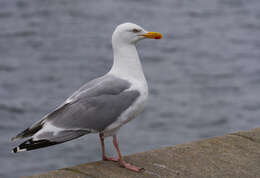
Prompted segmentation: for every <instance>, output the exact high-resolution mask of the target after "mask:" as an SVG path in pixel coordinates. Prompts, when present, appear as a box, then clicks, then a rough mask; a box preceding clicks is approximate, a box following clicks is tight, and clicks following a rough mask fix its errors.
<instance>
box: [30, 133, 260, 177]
mask: <svg viewBox="0 0 260 178" xmlns="http://www.w3.org/2000/svg"><path fill="white" fill-rule="evenodd" d="M125 160H126V161H128V162H130V163H133V164H135V165H136V166H139V167H144V168H145V171H143V172H141V173H135V172H132V171H129V170H127V169H124V168H121V167H120V166H119V165H118V164H117V163H114V162H109V161H98V162H93V163H87V164H81V165H78V166H74V167H71V168H63V169H60V170H55V171H51V172H47V173H43V174H40V175H35V176H29V177H27V178H90V177H91V178H92V177H93V178H104V177H106V178H119V177H120V178H126V177H127V178H131V177H134V178H139V177H140V178H141V177H145V178H166V177H171V178H186V177H187V178H230V177H231V178H251V177H252V178H257V177H260V128H258V129H253V130H251V131H247V132H238V133H233V134H228V135H224V136H220V137H214V138H209V139H203V140H200V141H197V142H192V143H187V144H181V145H176V146H170V147H165V148H160V149H158V150H152V151H147V152H143V153H137V154H134V155H129V156H125Z"/></svg>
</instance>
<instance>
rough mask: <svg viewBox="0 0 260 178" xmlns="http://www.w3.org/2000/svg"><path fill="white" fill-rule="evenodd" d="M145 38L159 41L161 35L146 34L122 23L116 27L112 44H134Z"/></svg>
mask: <svg viewBox="0 0 260 178" xmlns="http://www.w3.org/2000/svg"><path fill="white" fill-rule="evenodd" d="M146 38H152V39H161V38H162V34H160V33H159V32H148V31H146V30H144V29H143V28H142V27H140V26H139V25H136V24H133V23H123V24H120V25H118V26H117V27H116V29H115V31H114V33H113V35H112V44H113V45H114V44H118V45H124V44H136V43H137V42H138V41H140V40H142V39H146Z"/></svg>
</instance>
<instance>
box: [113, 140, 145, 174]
mask: <svg viewBox="0 0 260 178" xmlns="http://www.w3.org/2000/svg"><path fill="white" fill-rule="evenodd" d="M113 144H114V146H115V148H116V151H117V154H118V161H119V163H120V165H121V166H123V167H124V168H127V169H130V170H132V171H135V172H140V171H141V170H142V169H143V168H138V167H136V166H134V165H131V164H129V163H127V162H125V161H124V160H123V157H122V155H121V152H120V149H119V146H118V142H117V138H116V135H114V136H113Z"/></svg>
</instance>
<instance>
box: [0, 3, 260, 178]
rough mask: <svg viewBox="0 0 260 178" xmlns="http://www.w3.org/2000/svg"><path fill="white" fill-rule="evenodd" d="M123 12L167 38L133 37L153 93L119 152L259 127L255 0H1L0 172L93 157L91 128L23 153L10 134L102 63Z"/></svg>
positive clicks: (95, 146)
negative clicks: (15, 150)
mask: <svg viewBox="0 0 260 178" xmlns="http://www.w3.org/2000/svg"><path fill="white" fill-rule="evenodd" d="M127 21H129V22H134V23H137V24H139V25H141V26H143V27H144V28H145V29H147V30H151V31H159V32H161V33H162V34H164V39H162V40H145V41H142V42H140V43H139V44H138V50H139V54H140V57H141V60H142V63H143V66H144V71H145V74H146V76H147V80H148V83H149V88H150V98H149V102H148V105H147V107H146V110H145V111H144V112H143V113H142V114H141V115H140V116H139V117H138V118H137V119H135V120H134V121H132V122H130V123H129V124H127V125H126V126H125V127H123V128H122V129H121V130H120V132H119V142H120V148H121V150H122V152H123V153H124V154H131V153H135V152H142V151H145V150H150V149H155V148H159V147H163V146H167V145H175V144H181V143H184V142H189V141H194V140H199V139H201V138H207V137H212V136H216V135H224V134H225V133H230V132H234V131H238V130H247V129H251V128H255V127H259V125H260V120H259V117H260V110H259V108H260V50H259V48H260V1H259V0H211V1H209V0H192V1H190V0H160V1H155V0H150V1H144V0H140V1H137V0H134V1H120V0H101V1H96V0H91V1H86V0H73V1H72V0H26V1H25V0H1V1H0V118H1V119H0V121H1V123H0V143H1V151H0V160H1V166H0V177H10V178H13V177H20V176H25V175H31V174H36V173H41V172H45V171H49V170H53V169H59V168H63V167H68V166H73V165H76V164H80V163H86V162H90V161H95V160H100V158H101V156H100V143H99V140H98V136H97V135H88V136H86V137H81V138H79V139H77V140H74V141H71V142H67V143H64V144H61V145H57V146H53V147H49V148H45V149H40V150H36V151H31V152H25V153H21V154H12V153H11V149H12V147H14V146H15V145H17V144H18V143H11V142H10V141H9V140H10V138H11V137H12V136H14V135H15V134H16V133H18V132H19V131H22V130H23V129H25V128H26V127H28V126H30V125H31V124H32V123H33V122H35V121H37V120H39V119H40V118H41V117H42V116H44V115H45V114H46V113H48V112H50V111H52V110H53V109H54V108H55V107H56V106H58V105H59V104H60V103H61V102H63V101H64V100H65V99H66V98H67V97H68V96H69V95H70V94H71V93H72V92H73V91H75V90H76V89H78V88H79V87H80V86H81V85H82V84H84V83H85V82H87V81H89V80H91V79H93V78H95V77H98V76H100V75H103V74H104V73H105V72H107V71H108V70H109V68H110V67H111V63H112V49H111V34H112V32H113V30H114V28H115V26H116V25H118V24H120V23H122V22H127ZM110 142H111V140H110V139H108V141H107V150H108V153H109V154H110V155H115V153H114V149H113V146H112V144H111V143H110Z"/></svg>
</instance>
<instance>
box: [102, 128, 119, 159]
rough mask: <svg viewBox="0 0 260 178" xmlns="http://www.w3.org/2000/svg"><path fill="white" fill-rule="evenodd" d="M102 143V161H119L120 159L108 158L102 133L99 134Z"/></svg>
mask: <svg viewBox="0 0 260 178" xmlns="http://www.w3.org/2000/svg"><path fill="white" fill-rule="evenodd" d="M99 138H100V142H101V148H102V159H103V160H104V161H116V162H117V161H119V158H113V157H111V158H110V157H107V156H106V151H105V143H104V134H103V133H100V134H99Z"/></svg>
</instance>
